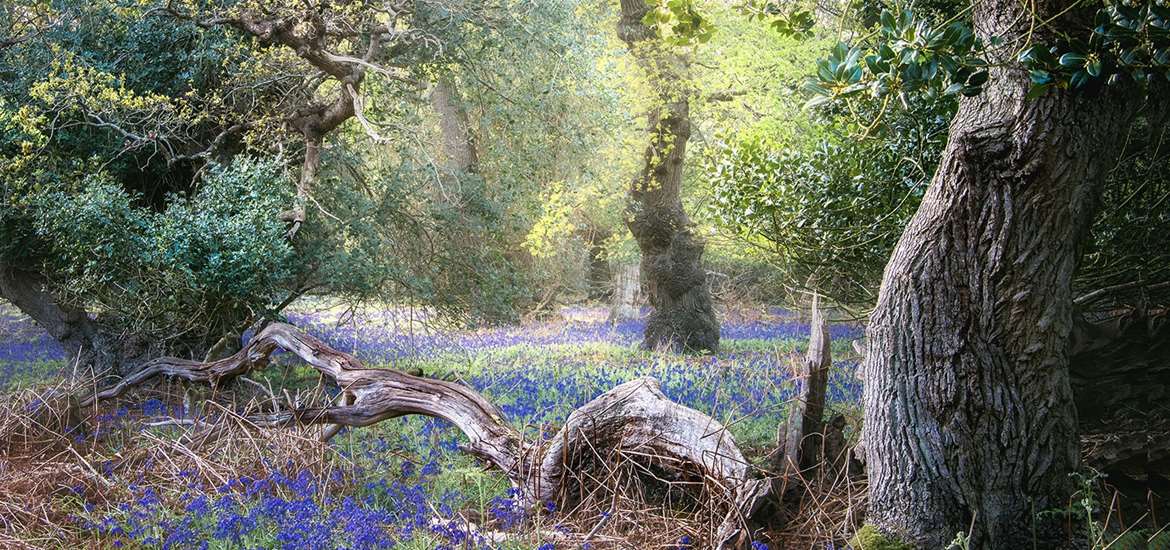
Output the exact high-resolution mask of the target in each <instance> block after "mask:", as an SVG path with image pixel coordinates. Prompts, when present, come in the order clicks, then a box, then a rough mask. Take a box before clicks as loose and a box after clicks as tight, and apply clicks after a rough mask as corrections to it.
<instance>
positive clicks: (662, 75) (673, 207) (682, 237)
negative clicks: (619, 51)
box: [618, 0, 719, 350]
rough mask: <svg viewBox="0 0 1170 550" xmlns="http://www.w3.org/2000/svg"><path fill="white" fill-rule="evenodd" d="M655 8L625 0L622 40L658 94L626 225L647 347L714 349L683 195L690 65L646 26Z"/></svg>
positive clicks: (698, 244)
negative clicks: (645, 304) (644, 306)
mask: <svg viewBox="0 0 1170 550" xmlns="http://www.w3.org/2000/svg"><path fill="white" fill-rule="evenodd" d="M678 4H679V5H680V6H682V7H684V8H685V7H686V6H687V5H689V3H687V2H682V3H678ZM652 8H653V6H652V5H650V4H648V3H647V2H645V1H644V0H621V18H620V20H619V22H618V36H619V37H620V38H621V39H622V41H623V42H625V43H626V45H627V46H629V48H630V51H631V52H632V53H633V55H634V56H635V58H637V60H638V63H639V65H640V66H641V67H642V68H643V70H644V71H645V72H646V74H647V77H648V79H649V81H650V85H651V87H653V89H654V90H655V98H654V104H653V105H652V106H651V107H650V110H649V113H648V116H647V118H648V126H649V133H650V144H649V145H647V147H646V153H645V162H644V165H643V168H642V171H641V173H639V174H638V176H637V177H635V178H634V179H633V181H632V182H631V183H630V191H629V203H628V206H627V209H626V225H627V226H629V228H630V232H631V233H633V235H634V238H635V239H636V240H637V241H638V247H639V248H640V249H641V251H642V266H641V271H642V281H643V284H644V285H645V288H646V291H647V297H648V299H649V302H650V305H651V306H652V307H653V311H652V312H651V313H650V317H649V319H647V322H646V332H645V337H644V340H643V345H644V346H646V347H651V348H655V347H660V346H668V347H672V348H680V349H688V350H716V349H718V348H719V320H718V319H717V318H716V317H715V310H714V308H713V307H712V304H711V293H710V292H709V290H708V288H707V277H706V271H705V270H704V269H703V263H702V259H703V248H704V243H703V241H702V240H701V239H699V238H698V237H697V236H696V235H695V234H694V231H693V228H692V223H691V220H690V218H689V217H688V216H687V213H686V212H685V211H684V210H683V204H682V198H681V191H682V179H683V159H684V157H685V155H686V146H687V140H688V139H690V136H691V121H690V95H691V91H690V89H689V83H688V79H687V74H688V67H687V66H688V64H689V60H688V59H687V57H686V55H685V54H683V53H680V52H678V51H675V50H674V49H673V48H671V46H670V44H669V43H667V42H666V41H665V40H664V39H663V37H662V36H661V33H660V32H659V30H658V27H657V26H651V25H648V24H647V23H646V20H647V14H649V13H651V9H652ZM692 16H695V17H697V15H693V14H692Z"/></svg>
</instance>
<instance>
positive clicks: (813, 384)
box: [780, 294, 833, 470]
mask: <svg viewBox="0 0 1170 550" xmlns="http://www.w3.org/2000/svg"><path fill="white" fill-rule="evenodd" d="M809 329H810V331H811V334H810V336H809V340H808V353H807V355H806V356H805V360H804V362H803V364H802V365H801V372H800V374H799V376H798V381H799V382H800V387H799V393H798V395H797V398H796V400H795V401H793V403H792V407H791V408H790V409H789V413H788V421H787V423H788V426H787V429H786V431H785V438H784V441H782V442H780V443H781V444H782V445H783V446H784V462H785V468H786V469H787V468H795V469H797V470H802V469H807V468H811V467H813V466H815V465H816V464H817V462H818V461H819V460H818V459H819V458H820V455H821V446H822V438H823V433H824V414H825V391H826V389H827V386H828V383H829V368H830V366H832V364H833V358H832V356H831V354H830V350H829V344H830V341H829V322H828V320H826V319H825V316H824V313H823V312H822V311H821V308H820V298H819V297H818V296H817V295H815V294H814V295H813V303H812V322H811V323H809Z"/></svg>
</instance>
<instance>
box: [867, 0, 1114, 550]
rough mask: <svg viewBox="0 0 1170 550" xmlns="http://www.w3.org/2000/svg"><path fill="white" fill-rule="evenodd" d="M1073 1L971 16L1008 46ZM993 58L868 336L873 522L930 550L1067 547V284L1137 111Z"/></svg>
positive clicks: (1073, 458) (997, 5) (894, 265)
mask: <svg viewBox="0 0 1170 550" xmlns="http://www.w3.org/2000/svg"><path fill="white" fill-rule="evenodd" d="M1062 5H1063V3H1060V2H1055V1H1041V2H1035V3H1033V4H1031V5H1025V4H1023V3H1020V2H1017V1H1015V0H988V1H983V2H976V3H975V4H974V13H973V19H974V20H975V21H978V22H980V23H979V25H978V26H977V27H978V32H979V34H980V37H981V38H982V39H983V40H984V41H985V43H989V44H990V43H992V42H991V38H992V37H993V36H999V37H1007V39H1006V40H1004V42H1005V43H1008V44H1012V43H1014V41H1013V40H1011V37H1023V36H1026V33H1028V31H1029V23H1030V22H1031V21H1032V20H1033V17H1036V18H1039V19H1044V20H1048V19H1049V18H1050V17H1052V16H1054V15H1056V14H1057V12H1058V11H1060V10H1061V9H1062ZM1033 9H1034V10H1035V13H1031V12H1030V11H1029V10H1033ZM1062 24H1064V19H1063V18H1058V19H1057V20H1055V21H1051V22H1050V23H1049V25H1051V27H1045V26H1040V27H1038V28H1037V29H1035V31H1036V32H1037V33H1039V34H1036V35H1034V36H1033V38H1034V39H1035V40H1037V41H1039V42H1043V41H1045V40H1047V39H1049V38H1050V37H1051V35H1049V34H1047V33H1049V32H1055V31H1058V30H1059V29H1060V26H1061V25H1062ZM1054 29H1055V31H1054ZM1013 47H1014V46H1013ZM1001 49H1004V50H1006V48H1001ZM992 58H993V59H992V61H993V66H994V65H997V63H998V64H999V65H998V66H997V68H995V69H993V70H992V75H991V79H990V81H989V82H988V84H987V86H986V88H985V91H984V92H983V94H982V95H980V96H978V97H975V98H970V99H964V100H963V102H962V105H961V107H960V109H959V112H958V114H957V115H956V117H955V119H954V121H953V122H952V124H951V133H950V140H949V143H948V145H947V148H946V150H945V152H944V154H943V157H942V159H941V162H940V165H939V168H938V172H937V173H936V174H935V176H934V179H933V181H932V182H931V185H930V188H929V190H928V192H927V194H926V197H925V198H924V200H923V202H922V206H921V207H920V209H919V211H918V212H917V213H916V214H915V216H914V218H913V219H912V220H911V222H910V224H909V225H908V226H907V228H906V230H905V232H904V233H903V235H902V238H901V239H900V241H899V243H898V245H897V247H896V248H895V251H894V253H893V255H892V257H891V259H890V262H889V264H888V265H887V267H886V271H885V275H884V278H883V281H882V287H881V292H880V294H879V298H878V304H877V307H876V309H875V310H874V312H873V314H872V316H871V319H870V325H869V329H868V339H867V345H868V347H867V350H866V359H865V361H864V366H863V369H864V374H865V392H864V409H865V426H864V435H863V438H864V443H865V450H866V455H867V464H866V466H867V470H868V474H869V487H870V496H869V499H870V509H869V518H868V521H870V522H871V523H873V524H875V525H876V526H877V527H878V528H879V529H881V530H883V531H885V532H887V533H888V534H891V535H894V536H896V537H898V538H901V539H904V540H906V541H908V542H910V543H912V544H914V545H916V546H918V547H922V548H931V549H934V548H942V547H945V546H946V544H947V543H948V542H950V541H951V540H952V539H953V538H954V537H955V535H956V533H957V532H959V531H968V530H972V529H973V533H971V535H972V545H971V547H972V548H1025V547H1026V548H1032V547H1033V544H1037V545H1038V546H1037V547H1040V548H1056V547H1060V546H1061V545H1063V544H1066V543H1067V541H1066V540H1065V538H1066V537H1067V535H1066V534H1065V533H1064V532H1063V530H1062V529H1061V528H1060V527H1059V526H1058V525H1055V522H1056V521H1058V520H1056V519H1054V518H1053V516H1038V515H1037V513H1038V512H1041V511H1044V510H1049V509H1054V508H1062V507H1064V506H1065V505H1066V504H1067V502H1068V497H1069V493H1070V479H1069V473H1070V472H1071V471H1072V470H1073V468H1074V467H1075V465H1076V464H1077V453H1078V449H1077V419H1076V411H1075V409H1074V405H1073V396H1072V391H1071V388H1070V384H1069V371H1068V363H1069V339H1070V338H1069V335H1070V330H1071V328H1072V322H1073V320H1072V313H1073V301H1072V299H1073V297H1072V287H1071V283H1072V277H1073V274H1074V272H1075V270H1076V267H1077V262H1078V257H1079V249H1080V245H1081V241H1082V238H1083V237H1084V235H1085V234H1086V232H1087V228H1088V226H1089V224H1090V222H1091V220H1092V216H1093V212H1094V209H1095V203H1096V202H1097V195H1098V191H1099V187H1100V185H1101V183H1102V181H1103V176H1104V175H1105V171H1106V170H1107V169H1109V168H1110V166H1111V161H1112V160H1113V159H1114V158H1115V156H1116V155H1117V153H1118V147H1119V146H1120V144H1121V143H1122V142H1123V141H1124V139H1122V138H1123V136H1124V132H1125V131H1126V127H1127V125H1128V121H1129V120H1130V118H1131V116H1132V113H1131V108H1130V107H1128V106H1127V105H1128V104H1129V103H1130V102H1127V101H1125V100H1124V98H1120V97H1117V96H1115V95H1112V94H1118V93H1119V92H1113V91H1110V92H1103V93H1102V94H1101V95H1098V96H1096V97H1088V96H1087V95H1086V94H1078V93H1072V92H1068V91H1065V90H1057V91H1053V92H1049V93H1047V94H1046V95H1044V96H1042V97H1040V98H1037V99H1027V98H1025V93H1026V91H1027V90H1028V87H1029V81H1028V73H1027V72H1026V71H1024V70H1023V69H1022V68H1021V67H1020V66H1019V65H1018V64H1017V63H1016V62H1015V59H1014V58H1013V57H1011V53H1010V52H1007V51H1001V52H997V53H996V52H993V55H992Z"/></svg>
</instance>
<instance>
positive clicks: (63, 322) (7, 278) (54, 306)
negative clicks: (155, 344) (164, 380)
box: [0, 262, 148, 376]
mask: <svg viewBox="0 0 1170 550" xmlns="http://www.w3.org/2000/svg"><path fill="white" fill-rule="evenodd" d="M0 298H3V299H5V300H7V301H8V302H10V303H12V305H14V306H16V307H17V309H19V310H20V311H21V312H23V313H24V314H25V315H28V316H29V317H31V318H32V319H33V320H34V321H36V323H37V325H39V326H40V327H41V328H43V329H44V330H45V332H48V333H49V335H50V336H52V337H53V339H55V340H56V341H57V342H58V343H60V344H61V347H62V348H63V349H64V350H65V354H66V356H67V357H68V361H69V364H70V365H71V366H76V367H77V368H78V369H88V370H92V372H93V373H94V374H95V375H98V376H103V375H106V374H126V373H128V372H131V371H133V370H134V369H135V368H137V366H138V365H139V364H141V362H142V360H143V357H145V356H146V354H147V351H148V350H147V349H146V347H145V346H142V345H137V343H136V342H134V341H124V340H122V339H121V338H120V336H119V335H116V334H109V333H108V332H106V331H104V330H103V328H102V326H101V324H100V323H99V322H98V321H96V320H94V319H91V318H90V316H89V314H88V313H87V312H86V311H84V310H83V309H81V308H77V307H74V306H72V305H69V304H66V303H62V302H61V301H60V300H58V299H57V297H56V296H54V295H53V294H52V292H50V291H49V287H48V281H46V280H45V278H44V277H43V276H42V275H41V274H40V273H37V272H35V271H29V270H26V269H20V268H16V267H13V266H10V265H6V264H4V263H2V262H0Z"/></svg>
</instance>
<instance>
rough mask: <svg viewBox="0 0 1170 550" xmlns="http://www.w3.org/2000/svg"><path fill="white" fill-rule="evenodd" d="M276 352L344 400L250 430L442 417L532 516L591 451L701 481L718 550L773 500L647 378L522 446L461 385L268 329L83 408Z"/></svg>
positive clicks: (261, 361)
mask: <svg viewBox="0 0 1170 550" xmlns="http://www.w3.org/2000/svg"><path fill="white" fill-rule="evenodd" d="M277 348H280V349H284V350H286V351H288V352H290V353H293V354H294V355H296V356H298V357H300V358H301V359H302V360H304V361H305V362H306V363H308V364H309V365H310V366H312V367H313V368H315V369H316V370H317V371H318V372H320V373H321V374H322V375H324V376H327V377H329V378H330V379H332V380H333V381H334V382H335V383H336V384H337V385H338V387H340V388H341V390H342V394H343V399H340V400H339V401H338V402H339V405H337V406H329V407H311V408H301V409H297V410H291V411H281V412H277V413H273V414H268V415H263V416H255V417H249V419H248V420H249V421H251V422H254V423H256V424H258V425H266V426H273V427H279V426H290V425H306V424H331V425H335V426H369V425H371V424H375V423H377V422H380V421H383V420H386V419H389V418H396V417H399V416H405V415H409V414H421V415H425V416H431V417H435V418H441V419H443V420H446V421H448V422H450V423H451V424H453V425H454V426H455V427H456V428H458V429H459V430H460V431H462V432H463V433H464V435H466V436H467V439H468V440H469V441H468V443H467V444H465V445H463V446H462V447H461V449H462V450H463V451H464V452H467V453H469V454H472V455H474V456H476V457H477V458H479V459H481V460H483V461H484V462H486V463H487V464H490V465H491V466H493V467H495V468H496V469H498V470H500V471H501V472H503V473H504V474H505V475H506V476H507V477H508V480H509V481H510V482H511V484H512V486H513V487H514V488H515V489H516V490H517V491H518V493H519V495H520V497H521V502H522V504H523V505H524V506H525V507H526V508H527V509H529V510H538V509H539V508H540V505H541V504H543V503H544V502H548V501H551V500H553V499H555V498H556V496H557V495H558V494H559V492H560V489H561V488H562V484H563V483H564V481H565V478H566V474H567V471H566V469H567V468H568V466H569V465H571V464H573V463H574V460H575V459H576V458H579V457H580V456H581V455H582V454H583V453H584V452H585V449H586V448H588V447H590V446H604V447H606V448H609V449H614V450H617V451H620V452H621V453H622V454H625V455H626V456H633V457H642V458H644V459H645V460H649V461H652V462H654V463H655V464H657V465H659V466H665V467H670V468H673V469H676V470H679V471H680V472H682V473H685V474H686V475H688V476H697V477H699V478H700V479H702V480H703V481H704V484H705V485H707V486H708V487H709V488H710V490H712V491H714V492H715V493H716V494H717V495H719V497H720V498H719V499H718V500H719V502H717V503H716V504H718V505H721V506H722V509H724V510H726V514H725V517H724V519H723V522H722V524H721V525H720V526H719V528H718V531H717V535H716V538H717V540H716V541H714V546H716V547H723V546H726V545H729V544H733V543H734V542H735V541H736V539H738V538H740V536H741V534H742V533H743V532H744V531H743V527H744V526H745V525H746V521H747V519H749V518H750V517H751V514H752V512H753V511H754V510H755V508H756V507H757V505H758V503H759V502H760V501H761V499H762V498H763V497H764V496H765V495H767V493H768V491H769V484H768V483H767V482H766V481H763V480H754V479H751V475H750V474H751V467H750V465H749V464H748V463H747V461H746V460H745V459H744V456H743V454H742V453H741V452H740V450H739V448H738V447H737V446H736V444H735V441H734V439H733V438H732V436H731V434H730V433H729V432H728V431H727V429H726V428H725V427H724V426H723V425H722V424H720V423H719V422H717V421H715V420H714V419H712V418H711V417H709V416H707V415H705V414H703V413H701V412H699V411H696V410H694V409H691V408H689V407H685V406H683V405H679V404H678V403H675V402H673V401H671V400H670V399H668V398H667V397H666V395H664V394H663V393H662V391H661V389H660V388H659V385H658V381H657V380H655V379H653V378H648V377H647V378H639V379H636V380H633V381H630V382H626V383H624V384H621V385H619V386H617V387H615V388H613V389H612V390H610V391H608V392H606V393H604V394H602V395H601V396H599V397H598V398H596V399H594V400H593V401H590V402H589V403H587V404H585V405H584V406H582V407H581V408H579V409H577V410H576V411H574V412H573V413H572V414H571V415H569V419H568V421H567V422H566V423H565V426H564V427H562V428H561V430H560V431H559V432H558V433H557V434H556V436H555V437H553V438H552V439H550V440H549V441H548V442H532V441H525V440H524V438H523V437H522V435H521V433H520V432H519V431H518V430H516V429H515V428H513V427H512V426H511V425H510V424H508V423H507V421H506V420H505V418H504V414H503V412H502V411H500V409H499V408H497V407H496V406H495V405H493V404H492V403H490V402H488V401H487V400H486V399H485V398H484V397H483V396H482V395H480V394H479V392H476V391H475V390H473V389H471V388H469V387H467V386H464V385H461V384H457V383H454V382H448V381H445V380H435V379H431V378H425V377H420V376H413V375H410V374H407V373H404V372H400V371H396V370H390V369H372V368H367V367H365V366H364V365H362V363H361V362H360V361H358V360H357V359H356V358H355V357H353V356H352V355H350V354H348V353H344V352H340V351H337V350H334V349H333V348H331V347H330V346H328V345H327V344H325V343H324V342H322V341H320V340H318V339H317V338H314V337H313V336H310V335H308V334H306V333H304V332H302V331H300V330H299V329H297V328H296V327H293V326H292V325H288V324H284V323H272V324H269V325H268V326H267V327H265V328H264V329H263V330H261V331H260V332H259V333H258V334H257V335H256V336H255V337H254V338H253V339H252V340H251V342H249V343H248V345H247V346H245V347H244V348H243V349H241V350H240V351H239V352H237V353H236V354H234V355H232V356H231V357H227V358H224V359H221V360H218V361H212V362H210V363H201V362H198V361H190V360H184V359H177V358H171V357H164V358H159V359H156V360H153V361H151V362H149V363H147V364H146V365H144V367H143V368H142V370H140V371H138V372H137V373H135V374H133V375H131V376H128V377H127V378H125V379H124V380H122V381H121V382H120V383H119V384H117V385H116V386H114V387H112V388H110V389H108V390H105V391H102V392H99V393H97V394H95V395H93V396H92V397H90V398H89V399H87V400H85V401H84V402H83V403H82V406H86V405H89V404H92V403H93V402H94V401H96V400H100V399H107V398H111V397H115V396H118V395H120V394H122V393H123V392H125V391H126V390H127V389H129V388H130V387H133V386H135V385H137V384H140V383H142V382H143V381H146V380H148V379H150V378H153V377H155V376H160V375H161V376H173V377H179V378H183V379H186V380H190V381H195V382H209V383H211V384H217V383H218V382H219V381H220V380H223V379H225V378H229V377H234V376H239V375H241V374H244V373H246V372H248V371H250V370H252V369H255V368H262V367H264V366H265V365H267V363H268V361H269V358H270V356H271V354H272V353H273V352H274V351H276V349H277ZM329 431H334V430H329Z"/></svg>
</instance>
